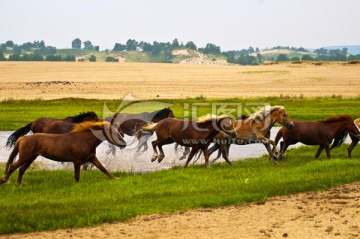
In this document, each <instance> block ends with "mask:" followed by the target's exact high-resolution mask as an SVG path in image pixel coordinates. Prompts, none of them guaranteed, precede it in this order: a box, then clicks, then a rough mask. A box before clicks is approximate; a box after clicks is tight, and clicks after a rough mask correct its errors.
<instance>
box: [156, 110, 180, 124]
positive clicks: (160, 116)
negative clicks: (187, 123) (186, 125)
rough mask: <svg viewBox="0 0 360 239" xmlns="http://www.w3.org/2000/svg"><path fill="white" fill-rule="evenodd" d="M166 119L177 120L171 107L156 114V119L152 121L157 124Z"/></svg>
mask: <svg viewBox="0 0 360 239" xmlns="http://www.w3.org/2000/svg"><path fill="white" fill-rule="evenodd" d="M165 118H175V115H174V113H173V112H172V110H171V109H170V108H169V107H168V108H164V109H162V110H159V111H158V112H156V114H155V115H154V117H153V119H152V120H151V121H152V122H154V123H156V122H158V121H160V120H162V119H165Z"/></svg>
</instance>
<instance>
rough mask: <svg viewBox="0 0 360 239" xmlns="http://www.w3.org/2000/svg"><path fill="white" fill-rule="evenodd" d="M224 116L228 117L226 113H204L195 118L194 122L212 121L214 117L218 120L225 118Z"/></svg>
mask: <svg viewBox="0 0 360 239" xmlns="http://www.w3.org/2000/svg"><path fill="white" fill-rule="evenodd" d="M225 118H228V116H227V115H214V114H207V115H204V116H201V117H199V118H198V119H197V120H196V123H200V124H202V123H206V122H209V121H212V120H214V119H216V120H219V119H225Z"/></svg>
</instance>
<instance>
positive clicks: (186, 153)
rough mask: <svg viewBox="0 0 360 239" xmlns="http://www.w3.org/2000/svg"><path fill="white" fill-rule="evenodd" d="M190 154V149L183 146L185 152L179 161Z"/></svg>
mask: <svg viewBox="0 0 360 239" xmlns="http://www.w3.org/2000/svg"><path fill="white" fill-rule="evenodd" d="M189 153H190V148H189V147H187V146H185V150H184V152H183V155H182V156H181V157H180V158H179V160H183V159H185V158H186V155H188V154H189Z"/></svg>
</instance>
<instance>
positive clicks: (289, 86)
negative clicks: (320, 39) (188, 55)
mask: <svg viewBox="0 0 360 239" xmlns="http://www.w3.org/2000/svg"><path fill="white" fill-rule="evenodd" d="M359 75H360V64H348V63H322V64H321V65H314V64H311V63H302V64H291V63H283V64H275V65H260V66H216V65H182V64H158V63H125V62H124V63H107V62H103V63H102V62H94V63H89V62H75V63H70V62H58V63H56V62H0V100H4V99H39V98H41V99H45V100H48V99H59V98H69V97H77V98H88V99H121V98H123V97H124V96H125V95H126V94H128V93H132V94H133V96H134V97H135V98H137V99H141V100H143V99H181V98H187V97H191V98H193V97H198V96H204V97H207V98H234V97H235V98H236V97H266V96H291V97H317V96H327V97H331V96H341V97H356V96H358V95H359V91H360V79H359Z"/></svg>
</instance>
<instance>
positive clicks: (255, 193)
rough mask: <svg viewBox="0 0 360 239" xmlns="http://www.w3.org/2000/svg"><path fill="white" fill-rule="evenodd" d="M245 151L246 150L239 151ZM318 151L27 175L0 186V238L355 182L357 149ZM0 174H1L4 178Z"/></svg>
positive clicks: (358, 175) (359, 162)
mask: <svg viewBox="0 0 360 239" xmlns="http://www.w3.org/2000/svg"><path fill="white" fill-rule="evenodd" d="M243 147H246V146H243ZM315 151H316V148H315V147H302V148H299V149H292V150H288V151H287V157H286V158H287V159H286V160H284V161H281V162H280V165H281V166H280V167H279V166H276V165H274V164H273V163H272V162H270V161H269V160H268V157H267V156H263V157H260V158H257V159H247V160H242V161H238V162H234V164H233V166H232V167H230V166H228V165H227V164H225V163H220V164H214V165H212V167H211V168H205V167H204V166H203V165H200V166H192V167H190V168H187V169H183V168H173V169H171V170H166V171H158V172H153V173H148V174H130V173H119V172H118V173H115V175H116V176H117V177H119V179H118V180H109V179H107V178H106V176H105V175H104V174H102V173H101V172H100V171H98V170H91V171H85V172H81V179H80V182H79V183H75V180H74V174H73V171H70V170H69V171H66V170H59V171H41V170H29V171H28V172H26V173H25V175H24V179H23V184H22V185H21V186H20V187H19V186H16V185H15V180H16V175H12V177H11V178H10V183H7V184H5V185H1V186H0V195H1V197H0V211H1V217H0V234H9V233H16V232H31V231H41V230H55V229H59V228H77V227H84V226H92V225H96V224H99V223H104V222H112V221H126V220H129V219H131V218H134V217H135V216H137V215H146V214H152V213H171V212H176V211H183V210H190V209H194V208H206V207H218V206H226V205H239V204H244V203H249V202H263V201H265V200H267V198H269V197H272V196H276V195H287V194H294V193H299V192H304V191H317V190H324V189H327V188H330V187H334V186H338V185H341V184H345V183H351V182H354V181H358V180H360V160H359V156H360V154H359V153H358V151H357V150H354V155H353V156H354V157H353V159H347V158H346V156H345V155H346V145H343V146H342V147H340V148H337V149H336V150H334V151H332V155H333V158H332V159H326V158H325V155H321V156H320V159H318V160H314V159H313V157H314V154H315ZM3 173H4V171H3V169H0V174H3Z"/></svg>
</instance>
